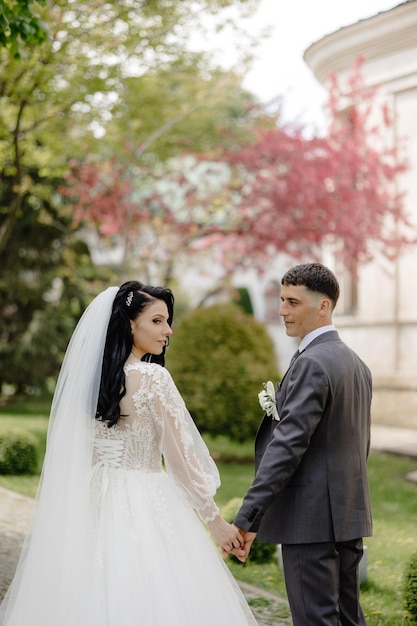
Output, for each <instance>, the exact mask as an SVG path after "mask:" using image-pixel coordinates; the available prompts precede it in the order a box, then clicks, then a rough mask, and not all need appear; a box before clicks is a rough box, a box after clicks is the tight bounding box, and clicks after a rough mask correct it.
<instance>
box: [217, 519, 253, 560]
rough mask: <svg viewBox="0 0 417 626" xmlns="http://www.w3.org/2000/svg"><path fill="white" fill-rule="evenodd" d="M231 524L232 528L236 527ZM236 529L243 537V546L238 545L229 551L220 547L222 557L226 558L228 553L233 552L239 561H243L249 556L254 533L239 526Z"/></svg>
mask: <svg viewBox="0 0 417 626" xmlns="http://www.w3.org/2000/svg"><path fill="white" fill-rule="evenodd" d="M232 526H233V528H237V527H236V526H235V525H234V524H232ZM237 530H238V531H239V533H240V536H241V537H242V539H243V547H242V546H240V548H234V549H232V550H230V551H229V552H227V551H226V550H224V549H223V547H222V555H223V558H224V559H227V557H228V555H229V554H234V555H235V556H236V557H237V558H238V559H239V561H242V563H244V562H245V561H246V559H247V558H248V556H249V552H250V549H251V547H252V544H253V542H254V540H255V537H256V533H252V532H250V531H248V530H242V529H241V528H237Z"/></svg>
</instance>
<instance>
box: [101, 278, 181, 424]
mask: <svg viewBox="0 0 417 626" xmlns="http://www.w3.org/2000/svg"><path fill="white" fill-rule="evenodd" d="M156 299H157V300H163V301H164V302H165V304H166V305H167V308H168V324H169V325H170V326H171V325H172V319H173V315H174V296H173V294H172V291H171V290H170V289H166V288H164V287H151V286H150V285H143V284H142V283H140V282H138V281H136V280H133V281H129V282H127V283H123V285H122V286H121V287H120V289H119V291H118V292H117V294H116V297H115V299H114V302H113V308H112V312H111V316H110V321H109V325H108V328H107V335H106V343H105V346H104V355H103V366H102V371H101V381H100V391H99V395H98V402H97V412H96V418H97V419H99V420H102V421H104V422H107V425H108V426H109V427H111V426H114V425H115V424H116V423H117V422H118V420H119V418H120V406H119V402H120V400H121V399H122V398H123V396H124V395H125V393H126V386H125V382H126V381H125V373H124V371H123V366H124V364H125V362H126V359H127V358H128V356H129V354H130V352H131V350H132V346H133V338H132V329H131V326H130V320H134V319H136V317H137V316H138V315H139V314H140V313H142V312H143V311H144V310H145V309H146V308H147V307H148V306H149V305H150V304H152V302H154V301H155V300H156ZM166 345H168V338H167V344H166ZM165 348H166V346H165V347H164V349H163V351H162V354H158V355H155V354H145V355H144V356H143V357H142V361H148V362H152V363H158V364H159V365H162V366H163V365H164V364H165Z"/></svg>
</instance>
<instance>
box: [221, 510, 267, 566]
mask: <svg viewBox="0 0 417 626" xmlns="http://www.w3.org/2000/svg"><path fill="white" fill-rule="evenodd" d="M241 504H242V498H232V499H231V500H229V502H228V503H227V504H226V505H225V506H224V507H222V509H221V511H220V513H221V516H222V517H223V519H225V520H226V522H229V523H232V522H233V520H234V519H235V517H236V514H237V512H238V510H239V509H240V506H241ZM276 558H277V546H276V544H275V543H263V542H262V541H258V540H257V539H255V541H254V542H253V544H252V546H251V550H250V553H249V560H250V561H252V562H253V563H271V561H273V560H274V559H276ZM235 560H236V561H237V562H239V563H240V561H239V559H237V558H236V559H235Z"/></svg>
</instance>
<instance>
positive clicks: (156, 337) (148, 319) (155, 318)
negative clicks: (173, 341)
mask: <svg viewBox="0 0 417 626" xmlns="http://www.w3.org/2000/svg"><path fill="white" fill-rule="evenodd" d="M130 324H131V327H132V334H133V346H134V350H133V352H134V355H135V356H136V357H137V358H138V359H141V358H142V357H143V356H144V355H145V354H147V353H149V354H161V352H162V350H163V348H164V346H165V342H166V339H167V337H169V336H170V335H172V332H173V331H172V328H171V326H170V325H169V324H168V307H167V305H166V304H165V302H164V301H163V300H155V301H154V302H152V304H150V305H149V306H148V307H147V308H146V309H145V310H144V311H143V312H142V313H140V314H139V315H138V316H137V318H136V319H134V320H132V321H131V322H130Z"/></svg>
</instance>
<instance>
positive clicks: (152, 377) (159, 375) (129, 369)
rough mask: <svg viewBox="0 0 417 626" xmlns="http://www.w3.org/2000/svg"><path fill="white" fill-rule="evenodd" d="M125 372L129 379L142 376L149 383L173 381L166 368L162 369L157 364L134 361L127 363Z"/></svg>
mask: <svg viewBox="0 0 417 626" xmlns="http://www.w3.org/2000/svg"><path fill="white" fill-rule="evenodd" d="M124 371H125V374H126V376H127V377H135V376H141V377H143V378H145V379H148V380H149V381H163V382H167V381H169V380H172V378H171V374H170V373H169V372H168V370H167V369H166V368H165V367H161V365H158V364H157V363H147V362H146V361H134V362H131V363H126V365H125V366H124Z"/></svg>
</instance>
